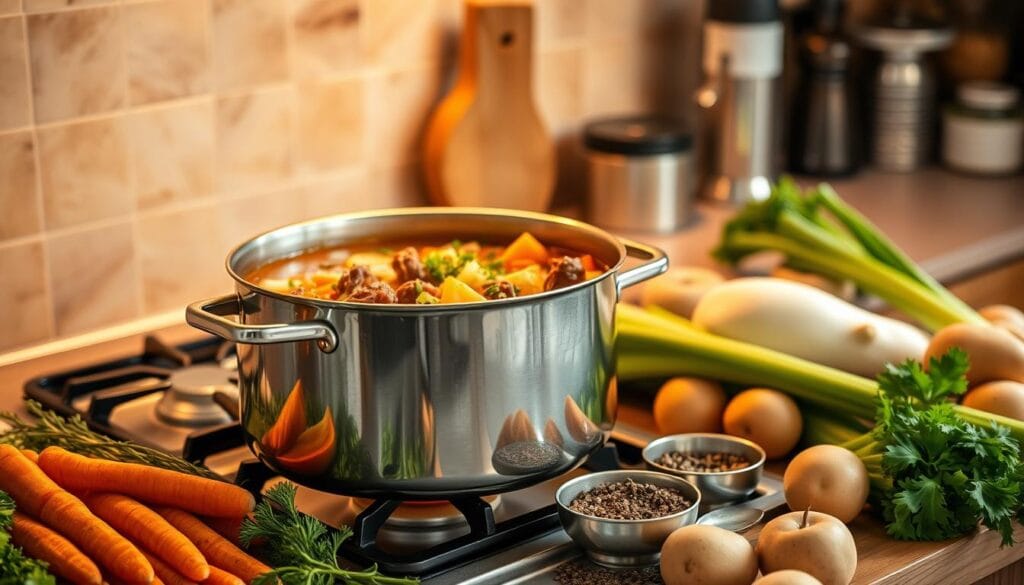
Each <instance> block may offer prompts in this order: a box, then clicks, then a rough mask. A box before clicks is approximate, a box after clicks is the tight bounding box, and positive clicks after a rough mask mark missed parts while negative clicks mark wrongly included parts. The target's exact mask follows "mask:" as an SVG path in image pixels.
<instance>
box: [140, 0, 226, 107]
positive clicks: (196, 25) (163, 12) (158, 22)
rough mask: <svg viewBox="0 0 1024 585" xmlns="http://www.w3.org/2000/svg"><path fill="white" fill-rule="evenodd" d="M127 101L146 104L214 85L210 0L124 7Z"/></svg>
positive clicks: (164, 0) (167, 1) (166, 0)
mask: <svg viewBox="0 0 1024 585" xmlns="http://www.w3.org/2000/svg"><path fill="white" fill-rule="evenodd" d="M124 10H125V23H126V28H127V31H128V32H127V40H126V45H127V48H126V50H127V61H128V100H129V101H130V102H131V103H132V104H147V103H150V102H157V101H162V100H168V99H172V98H178V97H184V96H189V95H195V94H199V93H203V92H205V91H207V90H208V89H209V88H210V47H209V44H208V42H207V40H208V38H209V20H210V4H209V0H162V1H160V2H152V3H145V4H131V5H128V6H125V8H124Z"/></svg>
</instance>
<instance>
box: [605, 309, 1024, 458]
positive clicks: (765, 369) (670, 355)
mask: <svg viewBox="0 0 1024 585" xmlns="http://www.w3.org/2000/svg"><path fill="white" fill-rule="evenodd" d="M616 327H617V335H618V337H617V341H616V344H617V345H616V349H617V351H618V376H619V378H620V379H622V380H631V379H633V380H635V379H650V378H666V377H670V376H696V377H700V378H711V379H716V380H721V381H723V382H732V383H736V384H749V385H759V386H768V387H771V388H776V389H778V390H782V391H783V392H787V393H789V394H790V395H792V396H793V397H795V398H797V399H798V400H800V401H801V402H803V403H805V404H809V405H811V406H814V407H816V408H818V409H819V410H822V411H825V412H829V413H836V414H839V415H843V416H846V417H856V418H862V419H873V418H874V416H875V410H876V405H877V402H876V397H877V396H878V389H879V388H878V384H877V383H876V382H875V381H874V380H869V379H868V378H863V377H861V376H856V375H854V374H850V373H848V372H843V371H841V370H837V369H835V368H830V367H828V366H823V365H820V364H816V363H814V362H810V361H807V360H804V359H800V358H797V357H793V356H791V355H788V354H784V353H781V352H777V351H773V350H770V349H766V348H764V347H761V346H758V345H753V344H750V343H744V342H742V341H736V340H733V339H727V338H725V337H720V336H718V335H714V334H712V333H708V332H706V331H703V330H700V329H698V328H696V327H694V326H693V325H692V324H690V322H689V321H687V320H686V319H684V318H682V317H679V316H678V315H675V314H673V313H669V312H668V311H665V310H663V309H658V308H653V309H650V310H644V309H641V308H639V307H636V306H633V305H628V304H625V303H619V305H618V307H617V309H616ZM952 408H953V410H954V411H955V412H956V413H957V415H959V416H960V417H962V418H963V419H964V420H966V421H967V422H970V423H973V424H976V425H980V426H988V425H989V424H990V423H993V422H995V423H998V424H999V425H1001V426H1003V427H1006V428H1007V429H1009V432H1010V435H1011V436H1012V437H1013V438H1014V439H1016V440H1017V441H1018V442H1024V422H1022V421H1018V420H1014V419H1010V418H1007V417H1004V416H999V415H995V414H991V413H987V412H982V411H980V410H975V409H973V408H968V407H965V406H961V405H954V406H953V407H952Z"/></svg>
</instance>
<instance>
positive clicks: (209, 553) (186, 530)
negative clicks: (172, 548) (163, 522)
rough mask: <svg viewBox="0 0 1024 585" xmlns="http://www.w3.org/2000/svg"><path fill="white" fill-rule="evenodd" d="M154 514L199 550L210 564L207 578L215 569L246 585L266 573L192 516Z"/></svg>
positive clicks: (172, 512)
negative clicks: (233, 576) (161, 517)
mask: <svg viewBox="0 0 1024 585" xmlns="http://www.w3.org/2000/svg"><path fill="white" fill-rule="evenodd" d="M156 511H157V513H159V514H160V515H161V516H163V517H164V518H165V519H167V521H168V522H170V523H171V524H172V525H173V526H174V527H175V528H177V529H178V530H180V531H181V533H182V534H184V535H185V536H187V537H188V539H189V540H191V541H192V542H194V543H195V544H196V546H197V547H199V550H200V551H202V553H203V556H205V557H206V560H207V561H208V562H209V563H210V569H211V571H210V574H211V575H212V574H213V567H218V568H220V569H223V570H225V571H227V572H229V573H231V574H232V575H235V576H238V577H241V578H242V580H243V581H245V582H246V583H250V582H252V580H253V579H255V578H256V577H258V576H260V575H262V574H263V573H266V572H267V571H270V567H268V566H266V565H264V564H263V563H261V562H259V561H257V560H256V559H254V558H252V557H251V556H249V555H248V554H246V553H245V551H243V550H242V549H240V548H238V547H237V546H235V545H233V544H231V543H230V542H229V541H228V540H227V539H226V538H224V537H223V536H221V535H219V534H217V532H216V531H214V530H213V529H212V528H210V527H209V526H207V525H206V524H203V521H202V520H200V519H199V518H196V517H195V516H193V515H192V514H189V513H188V512H185V511H183V510H176V509H174V508H156Z"/></svg>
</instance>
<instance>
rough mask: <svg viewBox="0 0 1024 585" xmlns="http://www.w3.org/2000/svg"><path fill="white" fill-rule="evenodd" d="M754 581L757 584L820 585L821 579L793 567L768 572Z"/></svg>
mask: <svg viewBox="0 0 1024 585" xmlns="http://www.w3.org/2000/svg"><path fill="white" fill-rule="evenodd" d="M754 583H756V584H757V585H821V581H818V580H817V579H815V578H814V577H812V576H810V575H808V574H807V573H804V572H803V571H795V570H793V569H785V570H782V571H775V572H774V573H768V574H767V575H765V576H764V577H761V578H760V579H758V580H757V581H755V582H754Z"/></svg>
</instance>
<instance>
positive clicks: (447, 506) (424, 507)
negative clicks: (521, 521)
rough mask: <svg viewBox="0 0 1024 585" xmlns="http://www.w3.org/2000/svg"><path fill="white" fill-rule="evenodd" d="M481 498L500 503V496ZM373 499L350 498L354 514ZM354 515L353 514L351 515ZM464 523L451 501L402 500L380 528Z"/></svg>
mask: <svg viewBox="0 0 1024 585" xmlns="http://www.w3.org/2000/svg"><path fill="white" fill-rule="evenodd" d="M483 500H484V501H485V502H487V503H488V504H490V505H491V508H493V509H495V510H497V509H498V507H499V506H500V505H501V496H500V495H493V496H484V497H483ZM372 503H373V500H370V499H366V498H352V500H351V506H352V508H354V510H353V511H354V512H355V513H356V514H358V513H360V512H362V511H363V510H365V509H366V508H367V507H369V506H370V504H372ZM353 517H354V516H353ZM465 523H466V517H465V516H463V514H462V512H460V511H459V510H458V508H456V507H455V506H453V505H452V503H451V502H448V501H429V502H417V501H410V502H403V503H402V505H401V506H399V507H398V508H397V509H396V510H395V511H394V512H392V513H391V515H390V516H388V519H387V520H386V521H385V522H384V526H383V527H382V528H389V529H397V530H405V529H419V528H443V527H446V526H460V525H464V524H465Z"/></svg>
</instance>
